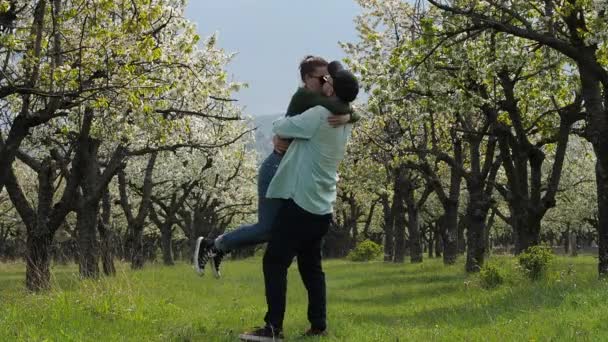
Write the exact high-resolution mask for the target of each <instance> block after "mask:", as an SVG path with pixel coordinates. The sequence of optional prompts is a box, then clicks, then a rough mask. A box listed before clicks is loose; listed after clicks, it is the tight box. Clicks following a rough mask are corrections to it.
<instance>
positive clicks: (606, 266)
mask: <svg viewBox="0 0 608 342" xmlns="http://www.w3.org/2000/svg"><path fill="white" fill-rule="evenodd" d="M604 138H605V139H608V133H605V135H604ZM605 144H606V145H608V142H605ZM596 150H597V149H596ZM605 150H606V152H605V153H606V154H604V155H603V156H601V157H600V155H599V154H597V152H596V156H597V164H596V167H595V169H596V172H595V174H596V179H597V200H598V218H599V220H598V221H599V224H598V226H599V229H598V257H599V263H598V272H599V274H600V276H602V277H606V276H608V146H607V147H606V148H605ZM601 159H603V160H601Z"/></svg>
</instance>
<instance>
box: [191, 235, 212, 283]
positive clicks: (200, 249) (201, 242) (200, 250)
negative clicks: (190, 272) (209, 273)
mask: <svg viewBox="0 0 608 342" xmlns="http://www.w3.org/2000/svg"><path fill="white" fill-rule="evenodd" d="M208 245H209V243H208V242H207V240H205V238H204V237H202V236H199V237H198V239H196V247H195V248H194V257H193V263H194V269H195V270H196V273H198V274H199V275H201V276H202V275H204V274H205V265H207V262H208V261H209V247H208Z"/></svg>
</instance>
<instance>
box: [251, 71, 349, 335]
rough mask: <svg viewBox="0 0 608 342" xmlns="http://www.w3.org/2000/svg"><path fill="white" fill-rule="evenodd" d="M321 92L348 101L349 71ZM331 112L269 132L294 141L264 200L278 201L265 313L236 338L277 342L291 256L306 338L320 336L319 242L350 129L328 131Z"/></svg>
mask: <svg viewBox="0 0 608 342" xmlns="http://www.w3.org/2000/svg"><path fill="white" fill-rule="evenodd" d="M322 83H324V84H323V87H324V91H325V92H335V95H336V96H337V97H338V98H340V99H341V100H343V101H345V102H351V101H353V100H354V99H355V98H356V96H357V94H358V92H359V85H358V82H357V79H356V78H355V77H354V75H353V74H352V73H350V72H349V71H346V70H340V71H338V72H336V73H335V77H333V78H332V77H329V76H328V77H325V78H323V82H322ZM329 115H331V113H330V112H329V111H328V110H327V109H326V108H324V107H322V106H316V107H314V108H311V109H309V110H307V111H305V112H304V113H302V114H301V115H299V116H295V117H288V118H284V119H281V120H279V121H277V122H275V124H274V128H273V131H274V133H275V134H277V135H278V136H280V137H282V138H291V139H295V140H294V141H293V142H292V143H291V146H290V147H289V149H288V150H287V153H286V154H285V156H284V157H283V160H282V161H281V164H280V166H279V169H278V170H277V173H276V175H275V176H274V178H273V179H272V181H271V183H270V186H269V188H268V192H267V194H266V195H267V197H268V198H278V199H282V204H281V205H282V206H281V209H280V210H279V212H278V215H277V217H276V218H275V221H274V224H273V227H272V231H271V237H270V241H269V243H268V246H267V248H266V253H265V254H264V261H263V264H264V283H265V287H266V303H267V305H268V311H267V313H266V316H265V318H264V321H265V322H266V324H265V326H264V327H261V328H257V329H255V330H254V331H252V332H248V333H244V334H241V335H240V338H241V339H242V340H244V341H280V340H281V339H282V338H283V333H282V330H283V318H284V315H285V295H286V292H287V269H288V268H289V266H290V264H291V262H292V260H293V257H295V256H297V258H298V270H299V271H300V275H301V278H302V281H303V282H304V286H305V287H306V290H307V292H308V320H309V321H310V324H311V328H310V329H309V330H308V331H307V332H306V333H305V335H307V336H317V335H325V334H326V329H327V322H326V291H325V274H324V273H323V269H322V266H321V240H322V238H323V236H325V234H326V233H327V230H328V229H329V225H330V222H331V217H332V212H333V203H334V202H335V199H336V183H337V181H338V173H337V171H338V165H339V163H340V161H342V159H343V158H344V154H345V150H346V143H347V142H348V138H349V137H350V133H351V129H352V125H351V124H347V125H343V126H338V127H332V126H331V125H330V124H329V123H328V122H327V117H328V116H329Z"/></svg>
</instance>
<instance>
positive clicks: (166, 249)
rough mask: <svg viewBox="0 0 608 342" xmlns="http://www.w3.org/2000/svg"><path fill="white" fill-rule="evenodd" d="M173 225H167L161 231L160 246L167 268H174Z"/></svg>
mask: <svg viewBox="0 0 608 342" xmlns="http://www.w3.org/2000/svg"><path fill="white" fill-rule="evenodd" d="M172 226H173V225H172V224H171V223H165V224H163V225H162V228H161V230H160V246H161V250H162V253H163V263H164V264H165V265H167V266H173V265H174V264H175V263H174V262H173V254H172V251H171V242H172V241H171V240H172V239H173V230H172V229H171V228H172Z"/></svg>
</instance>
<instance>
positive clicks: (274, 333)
mask: <svg viewBox="0 0 608 342" xmlns="http://www.w3.org/2000/svg"><path fill="white" fill-rule="evenodd" d="M239 338H240V339H241V341H252V342H253V341H257V342H281V341H283V338H285V337H284V336H283V331H281V329H273V328H272V327H271V326H268V325H267V326H264V327H258V328H253V331H251V332H246V333H243V334H240V335H239Z"/></svg>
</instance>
